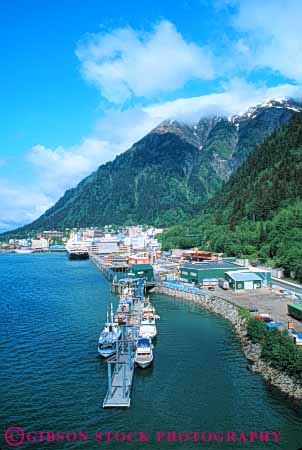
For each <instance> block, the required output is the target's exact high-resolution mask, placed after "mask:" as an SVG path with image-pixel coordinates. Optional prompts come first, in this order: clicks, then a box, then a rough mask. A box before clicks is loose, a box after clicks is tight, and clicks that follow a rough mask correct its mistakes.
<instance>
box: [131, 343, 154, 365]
mask: <svg viewBox="0 0 302 450" xmlns="http://www.w3.org/2000/svg"><path fill="white" fill-rule="evenodd" d="M134 361H135V362H136V364H137V365H138V366H139V367H141V368H142V369H145V368H146V367H148V366H150V364H151V363H152V361H153V345H152V343H151V339H150V338H149V337H142V338H138V340H137V347H136V352H135V357H134Z"/></svg>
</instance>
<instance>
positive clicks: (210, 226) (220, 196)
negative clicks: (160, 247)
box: [162, 113, 302, 281]
mask: <svg viewBox="0 0 302 450" xmlns="http://www.w3.org/2000/svg"><path fill="white" fill-rule="evenodd" d="M162 240H163V244H164V247H166V248H169V247H175V246H182V247H190V246H195V245H200V246H203V247H208V248H211V249H213V250H216V251H221V252H225V253H227V254H229V255H236V256H241V257H243V256H244V257H249V258H251V259H255V260H257V261H258V262H259V261H260V262H270V263H272V264H274V265H277V266H279V265H280V266H282V267H284V268H285V270H286V274H287V275H291V276H292V277H294V278H296V279H298V280H299V281H302V118H301V115H300V114H298V113H295V114H294V115H293V117H292V118H291V120H290V122H289V123H288V125H286V126H284V127H282V128H281V129H280V130H278V131H275V132H274V133H273V134H272V135H271V136H270V137H269V138H267V139H266V140H265V142H264V143H263V144H262V145H260V146H259V147H258V148H257V149H256V150H255V151H254V152H253V153H252V154H251V155H250V156H249V157H248V158H247V160H246V161H245V162H244V163H243V164H242V166H241V167H240V168H239V169H238V170H237V171H236V172H235V173H234V174H233V175H232V177H231V178H230V179H229V180H228V181H227V182H226V183H224V185H223V186H222V189H221V191H220V192H218V193H217V194H216V195H215V196H214V197H213V198H212V199H211V200H210V201H209V203H208V204H207V207H206V208H204V209H203V211H202V212H201V214H200V215H199V216H198V217H196V218H195V219H194V220H193V221H192V222H190V223H189V222H187V223H185V224H183V225H179V226H177V227H173V228H171V229H170V230H169V231H168V232H167V233H165V234H164V235H163V237H162Z"/></svg>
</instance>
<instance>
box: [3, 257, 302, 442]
mask: <svg viewBox="0 0 302 450" xmlns="http://www.w3.org/2000/svg"><path fill="white" fill-rule="evenodd" d="M16 264H18V267H19V269H18V271H15V270H14V267H15V266H16ZM0 273H1V277H2V279H3V280H4V281H5V286H6V287H7V288H6V289H3V290H2V291H1V293H0V296H1V298H2V299H3V301H2V302H1V327H0V337H1V346H0V352H1V360H2V361H3V364H2V369H1V374H0V380H1V384H0V394H1V399H2V406H1V414H2V416H3V417H5V422H3V426H4V427H7V426H9V425H10V424H11V423H15V424H16V425H19V426H22V424H24V423H28V420H29V417H30V426H31V428H32V429H33V430H39V429H40V428H41V427H43V429H46V430H62V431H65V432H67V431H70V430H83V431H85V432H87V434H88V436H89V437H90V440H89V441H88V442H87V443H83V442H74V443H72V446H73V448H74V449H76V450H80V449H81V448H83V447H84V448H89V449H92V450H97V449H98V448H99V447H100V442H95V441H94V436H95V432H96V431H97V430H99V431H102V430H105V431H106V430H109V431H110V430H113V431H116V432H117V431H122V430H133V424H134V423H135V428H136V429H137V430H142V431H148V433H149V442H148V443H146V444H142V443H139V442H138V443H135V442H132V443H126V442H122V443H121V442H115V443H109V444H108V445H110V446H113V448H116V449H119V448H122V447H126V448H128V447H129V448H130V447H131V449H135V450H139V449H141V448H142V445H144V446H145V448H146V449H148V450H155V449H158V442H157V441H156V433H157V431H165V432H167V431H169V430H175V431H178V432H181V431H184V430H188V431H194V430H200V429H205V430H217V429H218V428H222V427H223V429H225V430H226V429H231V430H232V429H233V430H244V431H249V430H250V429H251V427H253V430H254V429H257V430H262V429H263V417H265V418H266V420H265V429H266V430H268V429H271V430H278V431H279V430H280V432H281V434H282V436H283V437H282V439H281V442H280V446H279V447H278V445H276V444H275V443H273V442H269V443H266V444H265V448H266V449H269V450H272V449H276V448H282V447H283V448H287V449H290V450H292V449H293V450H296V449H297V448H299V445H300V444H301V441H300V430H301V427H302V415H301V409H300V407H299V406H295V404H294V403H293V402H290V401H286V400H284V397H283V396H282V395H279V394H278V392H276V391H273V390H271V389H269V388H268V387H267V385H266V383H265V382H264V380H263V379H262V377H261V376H259V375H257V374H253V373H251V372H250V371H248V370H246V359H245V356H244V355H243V353H242V351H241V346H240V343H239V341H238V339H237V338H236V336H235V334H234V333H233V330H232V326H231V324H230V323H229V322H227V321H226V320H224V319H222V318H220V317H219V316H216V315H215V314H212V313H210V312H207V311H206V310H204V309H202V308H200V306H198V305H197V304H195V303H193V302H190V301H181V299H174V298H173V297H170V296H169V297H168V296H166V295H164V294H160V293H153V294H151V303H152V304H153V305H154V307H155V308H156V313H157V314H159V315H160V320H159V321H158V323H157V328H158V338H157V342H156V349H155V350H156V355H155V361H154V364H153V365H151V366H149V367H148V368H146V369H142V370H140V369H135V373H134V378H133V380H132V381H133V383H132V388H131V403H130V405H131V406H130V408H124V409H119V408H113V409H107V408H106V409H104V408H103V407H102V406H103V402H104V400H105V398H106V395H107V392H108V367H107V362H106V360H103V359H100V358H99V356H98V353H97V342H98V338H99V335H100V332H101V330H102V328H103V325H104V321H105V320H106V315H107V309H108V306H109V308H110V304H111V303H112V304H113V310H114V312H115V311H116V309H117V307H118V302H119V298H118V297H117V296H116V295H115V294H113V293H112V292H111V286H110V283H109V282H108V281H107V280H106V278H105V277H104V276H103V275H102V273H100V271H99V270H98V269H97V268H96V266H95V265H94V264H93V263H92V261H90V260H86V261H85V260H84V261H76V260H73V261H70V260H68V258H67V257H66V255H61V254H46V255H42V254H41V255H39V254H38V255H24V256H23V255H14V254H9V255H1V258H0ZM37 273H38V274H39V283H37ZM49 286H52V288H51V289H50V288H49ZM41 298H43V301H41ZM45 299H47V301H45ZM45 318H47V320H45ZM171 367H173V370H171ZM179 393H182V395H179ZM45 399H47V404H46V405H45V401H46V400H45ZM247 399H248V401H247ZM16 408H17V409H18V417H16ZM226 410H227V411H228V412H229V413H228V418H227V419H226V416H225V411H226ZM201 417H202V424H201V419H200V418H201ZM146 418H148V421H147V422H146ZM1 444H2V443H1ZM212 444H213V448H215V443H214V442H213V443H212ZM212 444H211V443H208V445H207V448H208V447H209V448H211V446H212ZM64 445H65V444H64ZM66 445H69V446H70V444H66ZM102 445H104V446H107V448H109V447H108V445H107V444H106V443H104V444H102ZM174 445H175V444H173V443H169V442H166V441H162V443H161V448H162V449H164V450H166V449H168V448H171V446H174ZM1 447H2V448H3V449H5V445H3V444H2V445H1ZM24 447H25V448H32V445H31V444H30V446H27V447H26V446H24ZM195 447H196V443H194V442H186V443H185V448H186V449H190V450H191V449H193V448H195ZM216 447H217V444H216ZM244 447H245V448H247V449H249V450H254V449H257V450H258V449H259V450H263V444H261V443H257V442H254V443H249V442H246V443H244ZM110 448H112V447H110ZM228 448H229V449H230V450H236V449H237V448H238V445H237V444H234V445H233V444H232V443H229V444H228Z"/></svg>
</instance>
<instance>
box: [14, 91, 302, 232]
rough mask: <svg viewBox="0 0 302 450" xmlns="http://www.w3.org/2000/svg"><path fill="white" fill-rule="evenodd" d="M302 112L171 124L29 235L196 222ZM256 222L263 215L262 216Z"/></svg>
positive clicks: (264, 111) (273, 106)
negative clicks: (236, 174) (269, 141)
mask: <svg viewBox="0 0 302 450" xmlns="http://www.w3.org/2000/svg"><path fill="white" fill-rule="evenodd" d="M294 111H300V112H301V111H302V106H301V105H300V104H297V103H296V102H294V101H288V100H278V101H277V100H274V101H270V102H266V103H264V104H263V105H258V106H256V107H253V108H250V109H249V110H248V111H247V112H246V113H245V114H242V115H238V116H232V117H229V118H226V117H210V118H202V119H201V120H200V121H199V122H197V123H196V124H193V125H190V126H189V125H186V124H183V123H179V122H177V121H167V122H164V123H162V124H161V125H159V126H158V127H156V128H155V129H154V130H153V131H151V132H150V133H149V134H148V135H146V136H145V137H144V138H143V139H141V140H140V141H139V142H137V143H136V144H134V145H133V146H132V147H131V148H130V149H129V150H127V151H126V152H124V153H122V154H121V155H119V156H117V157H116V158H115V160H114V161H112V162H109V163H107V164H104V165H102V166H100V167H99V168H98V169H97V171H96V172H94V173H93V174H91V175H90V176H89V177H87V178H86V179H84V180H83V181H82V182H81V183H79V184H78V186H77V187H75V188H73V189H70V190H68V191H67V192H66V193H65V195H64V196H63V197H62V198H61V199H60V200H59V201H58V202H57V203H56V204H55V205H54V206H53V207H52V208H50V209H49V210H48V211H46V212H45V214H43V215H42V216H41V217H40V218H39V219H37V220H36V221H34V222H33V223H31V224H29V225H27V226H25V227H22V228H21V229H19V230H17V231H16V232H10V235H19V236H20V235H23V234H26V233H27V232H28V231H30V230H42V229H63V228H65V227H84V226H103V225H106V224H117V225H118V224H131V223H149V224H154V225H159V226H166V225H171V224H175V223H179V222H180V221H185V220H187V219H189V218H191V217H193V216H194V215H195V214H196V213H197V212H198V211H200V210H201V208H202V207H203V206H204V205H205V204H206V202H207V200H208V199H209V198H211V196H212V195H213V194H214V193H215V192H217V191H218V190H219V189H220V187H221V184H222V183H223V182H224V181H226V180H228V178H229V177H230V175H231V174H232V173H233V172H234V170H235V169H237V167H238V166H239V165H240V164H241V163H242V162H243V161H245V159H246V158H247V156H248V155H249V154H250V152H251V151H252V150H253V149H254V148H255V146H256V145H257V144H259V143H261V142H263V140H264V139H265V138H266V137H267V136H269V135H270V134H271V133H272V132H273V131H274V130H275V129H277V128H279V127H280V126H282V125H283V124H286V123H287V122H288V121H289V119H290V118H291V116H292V114H293V112H294ZM257 214H258V212H257Z"/></svg>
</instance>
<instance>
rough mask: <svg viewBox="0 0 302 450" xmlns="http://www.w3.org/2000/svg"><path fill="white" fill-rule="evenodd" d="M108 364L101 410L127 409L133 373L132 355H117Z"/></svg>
mask: <svg viewBox="0 0 302 450" xmlns="http://www.w3.org/2000/svg"><path fill="white" fill-rule="evenodd" d="M107 362H108V391H107V394H106V397H105V400H104V402H103V408H129V406H130V401H131V397H130V394H131V387H132V379H133V373H134V359H133V357H132V355H130V357H129V355H127V354H125V355H121V354H120V355H119V359H118V360H117V359H116V358H115V357H114V359H112V360H110V361H107Z"/></svg>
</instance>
